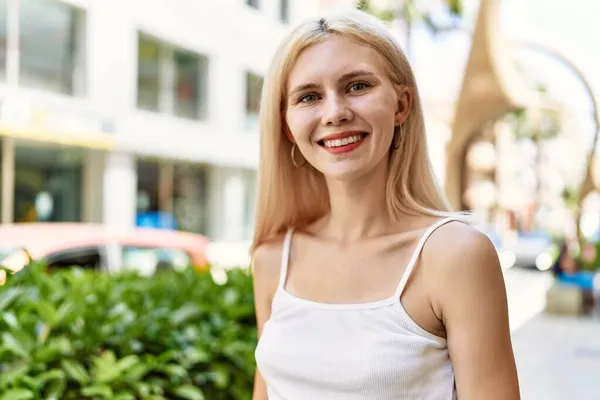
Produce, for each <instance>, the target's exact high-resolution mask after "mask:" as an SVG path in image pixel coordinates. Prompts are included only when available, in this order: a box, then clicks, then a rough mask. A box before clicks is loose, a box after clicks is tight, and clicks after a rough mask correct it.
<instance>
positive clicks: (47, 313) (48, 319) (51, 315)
mask: <svg viewBox="0 0 600 400" xmlns="http://www.w3.org/2000/svg"><path fill="white" fill-rule="evenodd" d="M37 309H38V312H39V313H40V316H41V317H42V320H43V321H44V322H45V323H46V324H48V325H49V326H50V327H55V326H56V322H57V321H58V317H57V314H56V309H55V308H54V306H52V304H51V303H50V302H48V301H45V300H42V301H40V302H39V303H38V304H37Z"/></svg>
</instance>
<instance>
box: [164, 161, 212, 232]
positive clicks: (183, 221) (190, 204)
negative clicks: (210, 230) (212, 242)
mask: <svg viewBox="0 0 600 400" xmlns="http://www.w3.org/2000/svg"><path fill="white" fill-rule="evenodd" d="M206 186H207V170H206V168H205V167H203V166H200V165H194V164H184V163H181V164H176V165H175V169H174V175H173V212H174V214H175V219H176V221H177V229H179V230H182V231H188V232H194V233H200V234H206V231H207V224H208V217H209V214H208V210H207V203H208V196H207V191H206Z"/></svg>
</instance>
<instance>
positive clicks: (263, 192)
mask: <svg viewBox="0 0 600 400" xmlns="http://www.w3.org/2000/svg"><path fill="white" fill-rule="evenodd" d="M331 36H340V37H344V38H347V39H349V40H352V41H354V42H356V43H359V44H361V45H365V46H369V47H371V48H373V49H375V50H376V51H377V52H378V53H379V54H380V55H381V57H382V58H383V60H384V62H385V64H386V65H387V67H388V70H389V74H390V78H391V80H392V82H393V83H395V84H398V85H404V86H406V87H408V88H410V90H411V92H412V93H413V102H412V108H411V110H410V112H409V115H408V118H407V119H406V121H405V123H404V127H403V132H402V135H401V136H400V138H399V139H400V140H399V141H397V142H396V143H397V145H398V149H396V150H391V154H390V161H389V163H390V164H389V176H388V180H387V185H386V198H387V205H388V209H389V211H390V214H391V216H392V217H393V218H396V219H398V218H400V217H401V215H403V214H404V215H405V214H406V213H412V214H425V215H431V216H448V215H450V213H449V212H448V211H449V206H448V202H447V200H446V198H445V196H444V195H443V193H442V192H441V190H440V188H439V186H438V185H437V183H436V179H435V176H434V174H433V171H432V168H431V164H430V161H429V156H428V153H427V144H426V138H425V121H424V118H423V111H422V108H421V101H420V98H419V95H418V91H417V85H416V82H415V78H414V75H413V72H412V70H411V67H410V65H409V63H408V60H407V58H406V56H405V55H404V53H403V52H402V50H401V49H400V47H399V46H398V45H397V44H396V42H395V40H394V38H393V36H392V35H391V33H390V32H389V30H388V29H387V27H386V26H385V25H384V24H383V23H382V22H380V21H379V20H377V19H376V18H375V17H372V16H371V15H369V14H366V13H364V12H362V11H358V10H344V11H341V12H340V11H338V12H335V13H333V14H330V15H328V16H325V17H320V18H315V19H312V20H309V21H307V22H304V23H303V24H301V25H299V26H298V27H296V28H295V29H294V30H292V31H291V32H290V33H289V34H288V36H287V37H286V38H285V39H284V40H283V42H282V43H281V44H280V46H279V48H278V50H277V52H276V54H275V56H274V58H273V60H272V63H271V65H270V68H269V70H268V73H267V75H266V77H265V81H264V86H263V91H262V99H261V104H260V133H261V138H260V164H259V169H258V196H257V203H256V204H257V206H256V221H255V231H254V238H253V243H252V247H251V252H254V250H255V249H256V248H257V247H258V246H260V245H261V244H262V243H264V242H265V241H267V240H269V239H271V238H273V237H275V236H277V235H279V234H281V233H283V232H284V231H285V230H287V229H288V228H289V227H292V226H302V225H306V224H308V223H310V222H312V221H314V220H316V219H318V218H320V217H322V216H324V215H325V214H326V213H327V212H328V211H329V197H328V190H327V186H326V184H325V179H324V176H323V174H322V173H321V172H319V171H317V170H316V169H315V168H313V167H312V166H311V165H309V164H307V165H305V166H303V167H300V168H297V167H295V166H294V164H293V162H292V158H291V149H292V143H291V142H290V141H289V139H288V138H287V137H286V135H285V133H284V129H285V126H284V117H283V113H284V111H285V104H286V93H285V90H286V84H287V79H288V76H289V74H290V71H291V69H292V68H293V66H294V63H295V61H296V59H297V58H298V56H299V55H300V53H301V52H302V51H303V50H304V49H306V48H308V47H310V46H312V45H314V44H317V43H319V42H321V41H322V40H324V39H326V38H328V37H331ZM395 138H396V135H395ZM394 140H396V139H394ZM296 157H298V154H296ZM298 158H300V157H298Z"/></svg>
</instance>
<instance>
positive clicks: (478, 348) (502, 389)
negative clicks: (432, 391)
mask: <svg viewBox="0 0 600 400" xmlns="http://www.w3.org/2000/svg"><path fill="white" fill-rule="evenodd" d="M442 228H444V229H443V233H442V235H440V236H441V237H439V239H442V241H443V242H445V243H446V245H445V246H443V247H437V251H438V254H439V255H440V256H437V257H436V258H438V257H439V258H438V260H437V262H438V263H440V264H438V265H440V266H441V265H442V263H443V266H442V267H441V268H440V271H439V272H440V273H439V274H438V275H437V277H436V279H435V280H436V282H437V284H436V289H437V290H436V291H435V292H434V293H436V294H435V295H434V296H435V297H436V298H437V305H438V307H435V306H434V308H437V309H438V310H440V311H441V318H442V321H443V323H444V326H445V328H446V333H447V338H448V349H449V352H450V359H451V360H452V365H453V367H454V372H455V378H456V388H457V392H458V398H459V399H461V400H470V399H474V400H478V399H487V400H494V399H498V400H518V399H520V393H519V383H518V378H517V369H516V365H515V359H514V353H513V349H512V343H511V337H510V328H509V319H508V306H507V298H506V288H505V285H504V278H503V274H502V269H501V267H500V263H499V261H498V255H497V253H496V250H495V248H494V246H493V245H492V243H491V242H490V240H489V239H488V238H487V237H486V236H485V235H484V234H483V233H481V232H479V231H477V230H475V229H474V228H472V227H470V226H468V225H465V224H460V223H451V224H448V226H447V227H442ZM440 230H442V229H440ZM444 239H445V240H444ZM438 243H440V244H441V242H439V241H438ZM438 246H439V245H438ZM442 254H443V255H444V257H443V259H442V257H441V255H442Z"/></svg>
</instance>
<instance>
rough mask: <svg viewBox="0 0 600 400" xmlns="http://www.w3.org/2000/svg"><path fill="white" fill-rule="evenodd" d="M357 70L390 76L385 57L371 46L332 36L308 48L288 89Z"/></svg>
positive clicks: (291, 72)
mask: <svg viewBox="0 0 600 400" xmlns="http://www.w3.org/2000/svg"><path fill="white" fill-rule="evenodd" d="M356 69H366V70H369V71H371V72H373V73H375V74H377V75H379V76H380V77H382V78H383V77H384V76H386V75H387V70H386V67H385V63H384V61H383V59H382V57H381V56H380V55H379V54H378V53H377V52H376V51H375V50H374V49H372V48H371V47H368V46H365V45H362V44H359V43H356V42H355V41H352V40H350V39H346V38H343V37H340V36H331V37H328V38H326V39H324V40H323V41H321V42H319V43H317V44H314V45H312V46H310V47H307V48H306V49H304V50H303V51H302V52H301V53H300V55H299V56H298V59H297V60H296V62H295V63H294V66H293V67H292V70H291V71H290V75H289V78H288V89H291V87H293V86H295V85H298V84H304V83H307V82H319V81H324V80H327V79H329V78H331V79H336V77H338V76H340V75H342V74H344V73H347V72H349V71H352V70H356Z"/></svg>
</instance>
